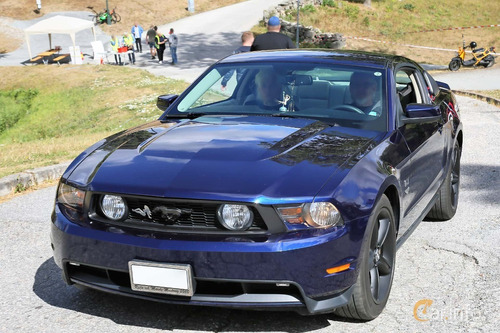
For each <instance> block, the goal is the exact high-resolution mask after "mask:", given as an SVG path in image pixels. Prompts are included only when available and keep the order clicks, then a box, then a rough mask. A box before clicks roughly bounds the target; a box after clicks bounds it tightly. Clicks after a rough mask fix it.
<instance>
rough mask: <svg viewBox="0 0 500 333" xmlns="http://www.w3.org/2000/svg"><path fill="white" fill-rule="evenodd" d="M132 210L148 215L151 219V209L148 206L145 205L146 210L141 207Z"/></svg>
mask: <svg viewBox="0 0 500 333" xmlns="http://www.w3.org/2000/svg"><path fill="white" fill-rule="evenodd" d="M132 211H133V212H134V213H137V214H139V215H141V216H142V217H145V216H147V217H148V219H151V218H152V217H151V210H150V209H149V207H148V206H146V205H144V210H142V209H140V208H136V209H132Z"/></svg>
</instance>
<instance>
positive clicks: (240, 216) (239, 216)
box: [217, 204, 253, 231]
mask: <svg viewBox="0 0 500 333" xmlns="http://www.w3.org/2000/svg"><path fill="white" fill-rule="evenodd" d="M217 215H218V218H219V221H220V223H221V224H222V225H223V226H224V227H225V228H226V229H229V230H237V231H243V230H247V229H248V228H250V226H251V225H252V222H253V213H252V211H251V210H250V209H249V208H248V207H247V206H245V205H228V204H225V205H222V206H220V208H219V210H218V214H217Z"/></svg>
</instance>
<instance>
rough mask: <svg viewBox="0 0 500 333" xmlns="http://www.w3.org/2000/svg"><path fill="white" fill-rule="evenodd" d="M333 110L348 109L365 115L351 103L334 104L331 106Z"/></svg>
mask: <svg viewBox="0 0 500 333" xmlns="http://www.w3.org/2000/svg"><path fill="white" fill-rule="evenodd" d="M333 110H339V111H348V112H354V113H359V114H362V115H366V113H364V112H363V111H361V110H360V109H359V108H357V107H355V106H353V105H349V104H343V105H339V106H336V107H335V108H333Z"/></svg>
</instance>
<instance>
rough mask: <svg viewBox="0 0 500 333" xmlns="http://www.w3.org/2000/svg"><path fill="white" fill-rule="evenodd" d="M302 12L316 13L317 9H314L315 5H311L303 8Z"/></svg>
mask: <svg viewBox="0 0 500 333" xmlns="http://www.w3.org/2000/svg"><path fill="white" fill-rule="evenodd" d="M300 11H301V12H303V13H315V12H316V7H314V5H311V4H309V5H305V6H304V7H302V9H301V10H300Z"/></svg>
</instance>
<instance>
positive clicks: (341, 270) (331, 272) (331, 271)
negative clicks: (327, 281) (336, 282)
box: [326, 263, 351, 274]
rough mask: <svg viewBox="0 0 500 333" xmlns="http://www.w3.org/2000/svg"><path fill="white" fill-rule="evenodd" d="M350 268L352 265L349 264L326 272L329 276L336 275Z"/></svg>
mask: <svg viewBox="0 0 500 333" xmlns="http://www.w3.org/2000/svg"><path fill="white" fill-rule="evenodd" d="M349 267H351V264H350V263H348V264H345V265H341V266H337V267H332V268H328V269H327V270H326V272H327V273H328V274H334V273H339V272H343V271H346V270H348V269H349Z"/></svg>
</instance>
